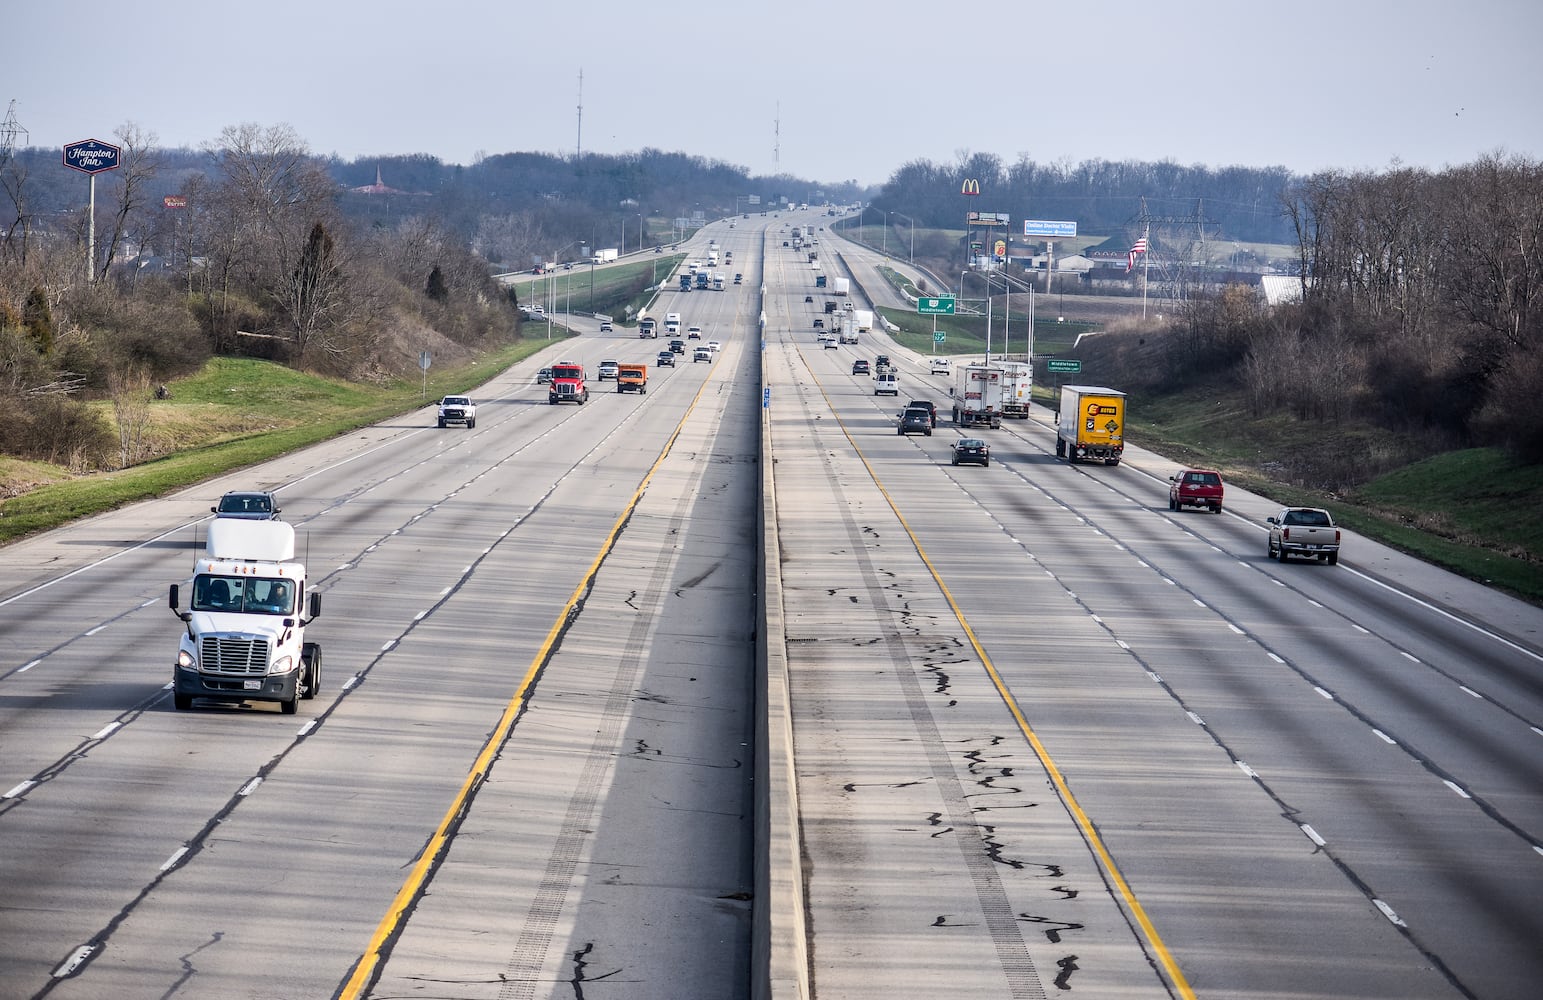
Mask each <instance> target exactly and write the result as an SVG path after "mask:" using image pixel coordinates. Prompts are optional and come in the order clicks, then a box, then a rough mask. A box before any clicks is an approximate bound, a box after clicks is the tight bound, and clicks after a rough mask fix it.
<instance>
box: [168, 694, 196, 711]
mask: <svg viewBox="0 0 1543 1000" xmlns="http://www.w3.org/2000/svg"><path fill="white" fill-rule="evenodd" d="M171 703H172V705H173V706H174V707H175V708H176V709H177V711H179V712H186V711H187V710H188V709H190V708H192V707H193V696H192V695H190V694H183V693H182V692H181V691H173V692H172V693H171Z"/></svg>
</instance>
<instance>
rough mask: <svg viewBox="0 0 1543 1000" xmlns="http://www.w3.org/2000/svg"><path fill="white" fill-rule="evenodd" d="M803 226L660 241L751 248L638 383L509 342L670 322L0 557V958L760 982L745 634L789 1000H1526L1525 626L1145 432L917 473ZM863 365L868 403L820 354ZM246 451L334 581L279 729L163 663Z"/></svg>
mask: <svg viewBox="0 0 1543 1000" xmlns="http://www.w3.org/2000/svg"><path fill="white" fill-rule="evenodd" d="M823 220H824V217H823V216H821V215H817V214H815V213H813V212H811V213H808V214H807V215H805V216H802V217H789V216H787V215H783V216H781V217H773V216H766V217H762V216H759V215H757V216H752V218H751V220H748V221H747V220H736V222H735V225H734V226H733V228H730V227H729V225H728V223H727V222H720V223H716V224H714V225H713V226H712V227H709V229H708V230H707V231H705V232H704V233H702V234H699V235H698V236H697V237H695V238H694V240H693V241H692V242H691V243H690V244H689V245H687V246H688V248H689V249H691V250H693V251H700V250H704V249H705V246H706V242H707V240H708V239H709V238H717V239H718V240H719V241H720V243H721V245H722V247H723V248H724V249H727V250H732V251H733V252H734V257H735V265H734V266H733V267H731V268H728V269H727V270H728V272H729V273H732V272H733V271H736V270H737V271H741V272H743V273H745V275H746V277H745V282H746V283H745V285H743V286H740V287H737V288H736V287H730V288H729V289H727V290H726V291H724V292H721V293H719V292H695V291H694V292H691V293H686V294H682V293H677V292H665V293H664V294H662V295H661V297H660V299H659V300H658V301H657V302H655V303H654V304H653V306H652V307H651V312H652V313H654V314H655V315H659V316H661V317H662V315H663V313H664V312H666V311H678V312H681V313H682V314H683V317H684V320H685V323H686V324H688V325H689V324H691V323H697V324H699V325H701V326H702V327H703V330H704V338H703V339H704V341H705V340H709V339H712V340H718V341H720V342H721V344H722V349H721V350H720V351H719V352H718V353H717V354H716V355H715V357H714V360H712V361H710V362H706V363H702V362H692V361H691V360H690V355H689V353H688V355H687V356H686V358H684V359H682V360H681V361H680V363H679V364H678V365H677V367H675V368H674V369H658V368H657V367H655V366H653V365H652V364H651V365H650V378H649V391H648V393H647V394H646V395H637V394H618V393H616V392H615V391H614V386H613V385H612V384H611V383H609V382H595V381H591V383H590V389H591V393H592V395H591V398H590V401H589V402H588V403H587V404H585V405H584V406H572V405H562V406H551V405H548V403H547V401H546V389H545V387H544V386H539V385H536V384H535V382H534V373H535V370H536V369H537V368H539V367H541V366H543V365H547V364H550V363H552V361H554V360H558V359H559V358H560V357H571V358H572V359H574V360H579V361H582V362H584V363H585V364H586V365H588V366H590V367H591V369H593V368H594V366H596V365H597V364H598V362H599V361H601V360H602V359H616V360H620V361H650V362H652V361H653V360H654V357H655V355H656V354H657V352H658V351H659V350H660V349H661V348H663V347H664V346H665V345H666V344H667V338H663V339H661V340H657V341H653V340H649V341H640V340H637V339H636V336H635V331H631V330H629V329H628V328H618V329H617V331H616V332H615V333H613V334H603V335H602V334H598V333H595V332H586V333H584V334H583V335H582V336H580V337H579V338H577V339H576V340H573V341H569V342H567V343H563V344H559V345H556V346H554V347H553V348H551V349H550V350H549V351H546V352H543V354H542V355H540V356H539V357H537V358H533V359H531V360H530V361H528V362H524V363H522V364H521V365H519V366H516V368H515V369H513V370H511V371H510V372H508V373H506V374H505V375H504V376H502V377H500V378H499V379H497V380H495V381H494V382H493V383H491V384H490V385H488V386H486V387H483V388H481V389H480V390H478V391H476V392H475V393H473V395H474V397H475V398H476V399H477V401H478V403H479V413H478V418H479V419H478V421H477V427H476V428H475V429H473V430H469V431H468V430H464V429H461V428H450V429H446V430H438V429H436V428H435V427H434V426H433V425H434V421H433V416H432V410H423V411H419V412H418V413H416V414H411V415H408V416H407V417H404V418H402V419H400V420H397V421H392V422H389V423H388V424H386V425H382V426H379V427H375V428H370V429H367V430H364V431H361V432H358V433H356V434H353V435H349V436H348V437H346V438H343V439H339V440H337V441H334V442H331V443H329V444H327V445H324V446H320V447H317V448H313V449H309V450H307V451H305V452H303V453H300V454H298V455H295V456H291V457H289V458H286V459H284V460H281V461H277V462H273V463H269V464H267V465H265V466H262V467H259V468H254V469H250V470H246V471H245V472H243V473H241V474H239V475H234V476H230V477H227V478H226V479H224V480H222V481H219V482H215V483H209V484H205V485H203V486H200V487H198V488H196V489H193V490H189V491H187V492H186V493H184V494H182V495H179V496H176V497H172V498H168V499H165V500H161V501H157V502H154V503H147V504H140V505H136V506H134V507H132V508H128V509H125V510H123V511H119V512H116V513H114V514H111V515H107V516H104V517H100V518H95V519H92V520H90V521H86V522H82V523H80V524H77V525H74V526H71V527H69V528H66V529H63V530H61V531H58V532H54V533H50V534H49V535H47V536H44V537H40V538H37V539H34V540H29V541H27V542H24V543H20V544H17V545H13V546H9V547H7V548H6V549H4V550H0V637H3V639H4V650H5V651H4V653H3V654H0V845H3V846H4V850H3V851H0V886H3V887H4V888H3V890H0V983H3V984H4V986H3V987H0V994H3V995H5V996H16V997H61V998H62V997H69V998H76V997H80V998H95V997H103V996H113V997H129V998H137V997H147V998H149V997H157V998H162V997H296V998H300V997H326V996H345V997H354V996H372V997H399V996H422V997H452V996H453V997H465V998H484V997H486V998H498V1000H504V998H524V997H574V998H578V997H583V998H590V1000H594V998H603V997H618V998H621V997H625V998H654V997H657V998H701V1000H719V998H725V997H743V996H750V995H752V990H753V988H754V985H755V984H756V983H757V982H758V981H759V977H760V976H761V974H762V972H763V971H764V970H760V969H758V968H757V962H758V959H757V957H756V954H755V949H754V947H753V942H752V933H751V916H752V911H753V910H754V908H755V907H756V906H757V905H758V901H757V900H756V899H755V898H754V892H753V884H754V879H753V875H752V869H753V867H754V864H755V860H756V854H757V851H758V850H761V849H762V848H761V846H759V845H757V844H756V843H755V841H754V839H753V837H752V832H753V825H752V812H753V808H754V807H753V803H754V801H755V789H754V788H753V785H752V782H751V775H752V770H753V769H752V764H753V763H754V762H753V761H752V759H751V747H752V745H753V739H752V732H753V729H754V721H755V718H756V714H757V713H758V712H759V711H760V710H761V706H759V705H757V704H756V702H755V698H754V691H755V684H754V671H755V665H756V657H755V645H756V643H757V642H758V641H771V642H776V643H779V644H782V643H785V646H786V652H787V658H788V664H789V678H790V684H791V695H792V710H793V718H792V722H791V729H792V732H793V734H794V748H795V751H796V756H795V762H794V769H795V772H796V775H797V789H796V791H797V808H798V820H799V822H798V826H799V831H800V832H801V835H802V838H803V840H802V853H801V857H800V858H799V859H798V862H799V863H798V866H797V867H798V874H799V875H801V877H802V885H803V889H804V898H803V906H802V907H801V911H802V914H803V916H804V917H805V918H806V920H807V930H808V936H807V941H806V945H807V956H808V965H809V976H808V978H809V983H810V995H812V996H816V997H819V998H823V1000H831V998H842V997H859V996H861V997H874V996H886V997H888V996H929V997H930V996H959V995H969V996H990V997H1011V998H1017V997H1045V996H1057V995H1063V994H1066V995H1072V996H1075V995H1078V994H1080V995H1082V996H1084V997H1096V998H1109V997H1133V998H1134V997H1162V996H1180V997H1188V996H1200V997H1215V998H1233V997H1241V996H1247V997H1251V998H1255V997H1257V998H1299V997H1300V998H1308V997H1315V998H1316V997H1388V998H1392V997H1421V998H1426V997H1430V998H1440V997H1463V996H1467V997H1483V998H1509V997H1517V998H1521V997H1532V996H1535V995H1536V983H1538V982H1539V981H1543V949H1540V948H1538V946H1537V942H1539V941H1543V903H1540V902H1539V900H1540V898H1543V872H1540V869H1543V743H1540V741H1543V680H1540V679H1543V656H1540V652H1539V648H1540V638H1539V637H1540V635H1543V632H1540V628H1543V614H1540V613H1539V611H1538V610H1537V609H1535V608H1531V607H1528V606H1525V605H1521V604H1519V603H1517V602H1514V601H1510V600H1508V599H1505V598H1503V597H1500V596H1497V595H1494V594H1492V593H1490V592H1487V591H1484V590H1483V588H1480V587H1477V586H1476V585H1472V584H1469V583H1466V582H1464V581H1460V580H1456V579H1455V578H1452V577H1450V576H1449V575H1447V574H1443V573H1439V572H1436V571H1433V570H1430V569H1429V568H1427V567H1422V566H1420V565H1419V564H1417V563H1414V562H1413V561H1411V560H1408V559H1405V558H1404V557H1401V556H1399V555H1398V554H1396V553H1392V552H1389V551H1387V550H1385V549H1382V548H1380V547H1378V546H1375V545H1373V544H1371V543H1369V542H1366V541H1365V540H1362V539H1359V538H1356V537H1354V536H1349V537H1347V539H1346V545H1345V551H1344V556H1343V558H1342V560H1341V562H1340V564H1339V565H1338V566H1335V567H1329V566H1326V565H1322V564H1317V563H1307V562H1294V563H1291V564H1287V565H1281V564H1279V563H1276V562H1273V561H1270V560H1267V559H1266V558H1265V556H1264V547H1265V543H1264V532H1263V518H1264V516H1265V515H1266V514H1267V513H1269V512H1271V507H1270V505H1269V504H1268V503H1267V502H1266V501H1264V500H1262V499H1260V498H1257V497H1251V496H1249V495H1247V494H1244V493H1242V492H1240V491H1236V490H1229V493H1228V505H1227V510H1226V512H1224V513H1223V514H1222V515H1220V516H1216V515H1211V514H1206V513H1201V512H1196V511H1186V512H1182V513H1175V512H1172V511H1169V510H1168V509H1167V504H1166V495H1167V494H1166V489H1167V479H1166V477H1167V475H1168V474H1169V473H1171V472H1172V471H1174V469H1176V468H1177V466H1176V465H1175V464H1174V463H1171V462H1168V461H1166V460H1164V459H1162V458H1160V457H1158V456H1154V455H1150V454H1146V453H1143V452H1141V451H1139V450H1137V449H1130V450H1128V451H1127V454H1126V459H1125V461H1124V462H1123V463H1122V464H1121V465H1120V466H1118V467H1106V466H1102V465H1075V466H1074V465H1069V464H1068V463H1066V462H1064V461H1060V460H1057V459H1056V458H1055V457H1054V439H1053V434H1052V432H1051V430H1050V429H1049V424H1048V420H1047V415H1044V414H1037V415H1036V416H1035V417H1034V418H1033V419H1030V420H1028V421H1023V422H1009V423H1008V424H1006V425H1004V427H1003V428H1002V429H1001V430H999V431H979V432H974V431H972V434H974V433H978V435H979V436H982V437H985V438H986V439H987V440H988V441H989V442H990V444H991V446H992V462H991V464H990V466H988V467H985V468H981V467H978V466H959V467H954V466H952V465H950V464H949V450H948V448H949V444H950V442H951V441H952V440H953V439H955V438H957V437H958V436H959V434H958V432H957V431H955V429H954V428H953V427H952V425H951V424H950V423H949V422H948V419H947V416H946V414H947V412H948V405H947V402H948V391H947V380H946V379H944V378H943V377H941V376H940V377H933V376H930V375H927V374H926V372H925V369H924V368H922V367H921V366H920V365H919V364H917V361H918V360H919V359H917V358H916V357H915V356H914V355H910V354H908V353H907V352H904V351H901V350H899V349H897V348H896V347H894V346H893V345H892V344H890V343H888V342H887V341H885V340H883V338H882V337H865V338H864V339H863V341H862V342H861V343H859V344H858V345H857V346H856V347H855V348H854V347H851V346H843V347H840V348H838V349H825V348H823V347H821V346H820V345H819V344H817V343H816V342H815V339H814V330H813V327H812V321H813V318H814V317H815V316H816V315H818V314H817V313H816V312H815V310H816V309H818V308H819V305H820V303H821V302H823V298H824V296H823V295H822V296H814V295H813V294H812V293H813V274H812V271H811V270H810V269H809V268H808V265H807V260H806V258H803V256H802V255H799V256H794V255H793V254H792V251H791V249H788V250H784V249H783V248H782V247H781V241H782V236H781V227H782V226H783V225H785V224H788V223H794V224H807V223H808V222H810V221H813V222H814V223H815V224H816V225H822V224H823ZM830 242H831V241H829V240H822V248H824V247H825V246H826V245H827V244H829V243H830ZM763 252H764V256H763ZM694 255H695V254H694ZM831 266H834V262H832V264H831ZM720 270H723V268H722V267H720ZM827 273H829V268H827ZM763 283H764V285H765V288H766V295H765V297H764V299H763V298H762V296H761V294H760V288H761V286H762V284H763ZM673 285H674V282H673V281H670V282H668V283H667V284H666V287H673ZM806 286H807V287H806ZM805 295H811V297H812V298H814V301H813V302H811V303H805V302H804V301H803V300H804V297H805ZM859 307H861V304H859ZM762 310H764V311H765V314H766V328H765V330H764V338H765V349H764V352H763V351H762V349H761V339H762V331H761V330H760V329H759V328H758V320H759V316H760V314H761V312H762ZM580 322H582V321H580ZM588 329H590V330H593V329H594V324H589V327H588ZM880 352H883V353H888V354H890V355H892V356H894V357H896V359H897V360H898V361H900V365H901V367H900V396H899V397H898V399H896V398H892V397H888V396H885V397H876V396H874V394H873V382H872V380H871V379H870V378H868V377H866V376H853V375H851V374H850V369H851V363H852V361H853V360H854V359H855V358H858V357H861V358H866V359H869V360H872V359H873V358H874V357H875V355H876V354H877V353H880ZM763 384H764V387H765V388H766V389H768V390H769V394H768V395H767V396H766V397H764V399H763V396H762V389H763ZM913 397H916V398H930V399H932V400H933V401H935V402H937V403H938V404H939V409H940V411H941V412H942V413H943V414H944V417H943V420H942V421H941V422H940V423H939V424H938V426H937V427H936V429H935V430H934V432H933V433H932V435H930V436H920V435H912V436H901V435H899V434H897V433H896V424H895V416H896V411H897V410H898V409H899V408H900V407H901V406H903V405H904V403H905V402H906V401H907V400H908V399H910V398H913ZM763 402H764V403H765V404H766V405H765V406H764V407H763ZM763 420H764V421H768V422H769V433H770V440H771V442H772V444H771V447H772V452H771V455H770V459H771V461H772V463H773V467H774V469H775V496H774V499H775V502H776V510H777V514H778V518H777V523H776V532H777V538H778V542H779V544H780V553H781V555H780V565H779V566H776V567H773V568H772V569H773V571H774V572H775V576H776V582H777V584H778V586H777V587H776V588H774V589H775V591H776V592H777V593H778V594H779V595H780V598H781V602H782V608H781V612H782V617H783V621H784V627H783V634H782V635H777V636H757V635H756V634H755V621H756V607H757V602H758V601H759V600H761V599H762V598H763V596H764V591H765V589H766V588H764V587H763V586H762V583H761V581H760V579H759V577H758V572H759V570H758V567H757V566H756V556H757V551H758V539H757V537H756V530H755V511H756V509H757V505H758V504H759V503H760V500H761V498H760V497H759V496H758V495H757V482H758V472H759V464H760V463H761V462H762V461H763V460H765V459H766V458H767V456H762V455H761V454H760V440H761V428H762V421H763ZM238 488H271V489H277V490H278V491H279V494H280V497H281V500H282V502H283V505H284V517H285V519H286V520H290V521H292V522H293V523H295V524H296V526H297V528H298V530H299V534H300V539H301V541H300V548H301V551H302V558H303V559H304V560H305V561H306V563H307V564H308V567H309V575H310V578H311V580H312V581H313V582H318V583H319V586H320V588H321V590H322V593H323V595H324V597H323V599H324V613H323V616H322V617H321V618H320V619H319V620H318V621H317V622H316V623H315V624H314V625H312V626H310V628H309V629H308V633H310V634H308V636H307V638H308V639H315V640H318V641H320V642H322V644H323V647H324V650H325V660H324V663H325V666H324V675H323V690H322V693H321V696H320V697H318V698H317V699H315V700H313V701H308V702H304V703H302V708H301V710H300V714H299V715H297V716H291V717H286V716H282V715H280V714H279V712H278V710H277V708H276V707H275V706H272V705H256V704H254V705H249V706H246V707H236V708H231V707H223V708H222V707H218V706H214V705H205V704H200V705H198V706H197V707H195V708H194V710H192V711H188V712H178V711H175V710H174V709H173V707H172V705H171V698H170V693H169V691H168V690H167V684H168V681H169V677H170V669H171V660H172V656H173V654H174V652H175V649H176V629H177V628H179V627H180V625H179V623H178V622H177V620H176V619H175V618H174V617H173V616H172V615H171V612H170V611H169V610H168V609H167V608H166V606H165V604H166V590H167V586H168V585H169V584H171V583H176V582H183V581H185V580H186V579H187V576H188V574H189V571H190V568H191V564H192V560H193V557H194V554H195V552H196V551H197V550H198V547H199V545H200V544H201V538H202V530H203V525H204V523H205V522H206V519H207V518H208V516H209V515H208V507H209V505H210V504H211V503H212V502H213V501H214V499H215V498H217V497H218V495H219V494H220V493H221V492H222V491H224V490H227V489H238ZM759 905H766V901H764V900H762V901H759ZM775 994H776V995H777V996H779V997H791V996H798V995H800V989H799V988H798V986H797V985H796V984H795V985H793V986H789V985H788V984H779V986H778V988H777V989H776V991H775Z"/></svg>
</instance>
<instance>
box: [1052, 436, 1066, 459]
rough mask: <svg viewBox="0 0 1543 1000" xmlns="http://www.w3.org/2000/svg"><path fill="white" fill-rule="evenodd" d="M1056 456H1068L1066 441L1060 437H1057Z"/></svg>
mask: <svg viewBox="0 0 1543 1000" xmlns="http://www.w3.org/2000/svg"><path fill="white" fill-rule="evenodd" d="M1055 457H1056V458H1065V457H1066V442H1065V441H1062V440H1061V439H1060V438H1056V439H1055Z"/></svg>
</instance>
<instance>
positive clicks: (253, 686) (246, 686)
mask: <svg viewBox="0 0 1543 1000" xmlns="http://www.w3.org/2000/svg"><path fill="white" fill-rule="evenodd" d="M241 689H242V690H243V691H261V690H262V689H263V682H262V681H244V682H242V684H241Z"/></svg>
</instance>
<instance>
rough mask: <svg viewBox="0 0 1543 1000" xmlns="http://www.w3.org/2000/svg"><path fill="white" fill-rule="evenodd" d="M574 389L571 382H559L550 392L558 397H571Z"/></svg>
mask: <svg viewBox="0 0 1543 1000" xmlns="http://www.w3.org/2000/svg"><path fill="white" fill-rule="evenodd" d="M575 388H576V387H575V386H574V385H573V383H571V382H559V383H557V384H556V385H554V386H552V391H553V392H555V393H557V394H558V395H559V396H572V395H573V394H574V391H575Z"/></svg>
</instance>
